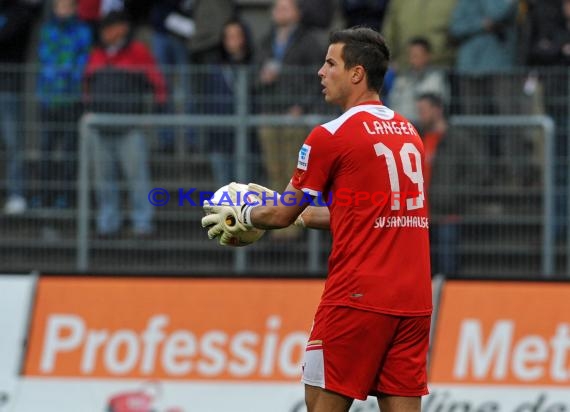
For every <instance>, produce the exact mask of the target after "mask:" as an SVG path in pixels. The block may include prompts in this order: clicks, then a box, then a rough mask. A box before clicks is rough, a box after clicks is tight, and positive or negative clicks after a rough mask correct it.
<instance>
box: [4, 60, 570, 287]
mask: <svg viewBox="0 0 570 412" xmlns="http://www.w3.org/2000/svg"><path fill="white" fill-rule="evenodd" d="M10 69H11V70H18V73H26V79H27V80H26V82H25V83H24V86H23V88H22V90H21V91H17V92H16V93H12V94H11V98H13V99H16V100H15V101H12V107H14V108H16V107H18V109H19V110H18V112H17V116H18V117H17V118H15V119H16V121H15V124H14V125H13V126H11V127H13V129H14V130H15V131H10V130H8V129H7V128H6V126H5V121H4V120H3V128H2V129H0V130H1V131H0V134H3V135H6V134H7V133H16V134H17V136H18V141H17V144H16V146H15V147H16V149H14V147H11V148H10V147H8V145H6V144H5V145H4V146H3V149H4V150H3V151H0V155H2V159H3V160H4V162H3V163H4V165H5V166H6V167H4V168H0V169H2V170H0V176H3V179H2V182H3V187H2V188H1V190H0V196H1V195H2V194H6V199H5V200H6V201H7V202H8V201H9V200H10V197H9V194H10V193H13V191H14V185H15V183H16V184H17V182H18V180H17V179H16V180H15V181H14V179H13V176H16V177H17V176H18V174H17V173H16V174H14V168H13V167H12V169H10V167H11V166H10V164H11V161H13V160H14V153H18V156H19V157H20V158H21V167H22V172H21V175H22V187H23V188H22V191H21V193H22V195H23V197H24V198H25V199H26V201H27V208H26V209H25V210H24V211H22V210H5V213H4V214H3V215H2V216H1V217H0V226H1V228H2V230H1V231H0V255H1V256H2V259H1V260H0V270H3V271H6V270H9V271H15V270H32V269H35V270H43V271H50V272H57V271H65V272H75V271H88V272H109V273H123V272H128V273H178V272H181V273H204V274H213V275H229V274H236V275H245V274H247V275H250V274H252V275H255V274H277V273H278V274H284V273H289V274H291V275H297V274H302V275H307V274H314V275H322V274H324V273H325V272H326V259H327V256H328V252H329V250H330V236H329V234H328V233H327V232H324V231H304V232H295V231H288V230H282V231H277V232H275V233H273V232H272V233H267V234H266V235H265V237H264V238H263V239H262V240H261V241H260V242H258V243H256V244H254V245H252V246H249V247H247V248H240V249H231V248H223V247H221V246H219V245H217V244H216V243H215V242H212V241H208V239H207V237H206V234H205V232H204V230H203V229H202V228H201V227H200V223H199V221H200V218H201V216H202V211H201V208H200V207H199V206H197V205H198V204H199V201H200V199H199V196H200V195H199V192H201V191H208V192H211V191H214V190H215V189H216V188H218V187H219V186H221V185H222V184H223V183H227V182H228V181H231V180H236V181H243V182H247V181H256V182H259V183H261V184H265V185H268V186H271V187H276V188H281V187H284V186H285V183H286V182H287V181H288V179H289V177H290V172H289V173H287V172H285V171H287V170H289V171H292V169H293V168H294V164H295V163H294V162H295V160H296V154H295V153H296V151H297V150H298V147H299V145H300V142H302V140H303V139H304V137H305V136H306V133H307V132H308V131H309V130H310V128H311V127H313V126H314V125H316V124H319V123H322V122H325V121H328V120H330V119H332V118H334V117H335V116H336V115H337V114H338V112H337V111H336V110H335V109H334V108H330V107H326V106H325V105H324V104H323V103H322V101H321V100H322V98H321V96H320V95H319V91H318V88H317V89H316V91H315V90H313V89H312V87H311V85H312V83H316V85H317V86H318V80H317V78H316V75H315V72H314V70H310V71H306V72H300V71H294V72H292V73H290V76H291V81H295V82H297V83H301V84H305V85H306V87H295V88H292V89H291V90H290V92H289V93H286V94H285V95H284V94H283V93H282V92H280V94H279V95H274V96H272V95H271V93H260V92H259V90H258V89H257V88H256V78H255V69H254V68H242V69H240V70H235V71H232V72H231V73H222V75H223V76H225V78H226V80H228V79H229V80H230V81H229V83H227V85H229V86H231V87H229V88H227V87H224V88H220V87H219V84H218V83H215V82H216V81H220V80H219V77H217V80H216V79H212V78H211V76H212V73H218V74H220V72H215V70H217V69H215V70H214V68H213V67H211V66H208V67H190V68H188V70H187V71H184V74H183V76H181V75H180V71H179V70H173V71H172V72H169V73H167V76H166V77H167V80H168V83H169V84H170V86H171V87H170V94H169V104H168V105H166V106H163V107H161V108H160V112H158V113H157V112H156V111H150V109H152V108H153V107H152V106H153V105H152V104H151V100H152V99H148V100H146V102H147V106H148V108H149V111H147V112H144V113H138V114H117V113H91V112H87V111H85V110H84V108H81V106H80V105H76V106H73V105H70V106H67V107H66V108H64V109H61V110H56V109H57V108H56V109H54V110H52V109H53V108H49V109H50V110H46V107H43V106H42V104H41V102H40V101H38V100H37V99H36V95H35V92H34V90H35V88H34V87H35V84H34V79H35V75H36V71H37V68H35V67H25V68H10ZM1 75H3V72H2V71H1V70H0V76H1ZM181 77H182V78H181ZM501 77H503V78H504V79H506V81H507V83H508V87H499V86H496V87H497V89H493V88H491V89H489V87H488V85H485V86H481V88H480V89H478V88H477V87H475V88H473V87H471V88H470V89H469V90H470V93H471V94H469V95H465V94H464V90H465V89H464V88H462V84H463V83H464V81H465V80H473V79H464V78H463V77H461V76H458V75H456V74H453V73H446V78H447V79H448V81H449V85H450V90H451V93H450V98H449V101H448V103H449V104H448V107H449V115H450V125H451V127H450V129H449V133H448V138H449V139H455V140H456V141H457V142H459V143H460V144H457V145H456V147H455V148H453V149H452V150H451V152H450V154H451V156H450V158H449V159H448V161H447V162H445V163H442V164H441V165H442V166H441V168H442V170H444V173H443V175H444V176H452V177H454V178H455V179H447V180H446V179H442V180H441V181H439V182H434V185H433V188H432V190H431V193H430V198H431V199H443V200H442V202H443V203H444V207H443V208H439V207H438V205H436V204H434V206H433V208H432V211H431V212H432V216H431V218H432V260H433V263H434V272H443V273H447V274H453V275H457V276H467V275H483V276H490V277H530V278H532V277H541V276H567V275H570V242H567V241H566V239H568V238H570V237H569V234H568V231H569V228H570V225H568V224H567V222H568V218H567V216H569V213H570V210H568V209H569V208H570V202H567V201H566V199H568V195H569V194H570V179H568V178H567V177H568V162H567V155H566V150H567V146H568V145H567V143H568V142H567V140H568V130H569V127H568V122H569V121H570V120H569V119H570V115H569V114H568V110H569V104H568V99H569V94H568V84H569V83H570V72H569V71H568V70H567V69H549V70H547V69H543V70H539V71H537V70H533V71H531V72H529V71H520V72H517V73H512V74H511V75H510V76H506V75H504V76H501ZM479 80H480V79H479ZM210 81H213V82H214V84H208V82H210ZM310 82H312V83H310ZM529 82H534V83H533V84H531V85H530V86H529V84H528V83H529ZM471 83H473V84H474V85H475V86H478V85H479V86H480V85H481V83H480V82H479V83H478V82H471ZM473 84H471V86H472V85H473ZM495 85H497V83H496V80H495ZM531 86H532V87H531ZM494 91H496V93H497V94H498V93H507V95H502V96H499V97H501V99H498V97H497V96H495V95H493V93H494ZM477 92H479V93H477ZM489 93H491V95H489ZM138 97H140V96H138ZM389 97H390V96H388V105H390V102H389ZM113 98H114V99H116V100H117V101H119V102H120V99H121V97H120V96H114V97H113ZM3 99H4V100H3V101H4V102H5V104H6V105H8V106H7V107H10V106H9V100H8V99H7V97H6V96H5V95H3ZM493 99H495V100H500V101H498V102H493ZM525 99H526V100H525ZM523 100H524V101H523ZM505 102H506V103H505ZM517 102H518V103H517ZM297 103H300V105H301V106H302V107H303V109H304V113H303V115H301V116H293V115H290V114H288V108H289V107H290V106H291V105H293V104H297ZM514 103H517V104H514ZM522 103H524V104H522ZM501 106H502V107H503V109H501V108H500V107H501ZM5 107H6V106H5ZM504 107H508V109H504ZM50 132H51V133H50ZM3 137H4V136H3ZM276 139H281V140H280V141H279V140H276ZM446 139H447V138H446ZM4 142H6V138H4ZM465 142H468V143H465ZM464 143H465V144H464ZM291 162H292V163H291ZM12 163H13V162H12ZM152 189H164V190H165V191H166V192H167V193H168V196H169V200H168V202H167V204H165V205H161V206H153V205H151V204H150V202H149V197H148V195H149V192H151V191H152ZM154 193H155V194H156V195H157V197H156V199H158V200H161V199H162V200H164V199H165V194H164V193H162V194H161V193H160V192H154ZM445 202H448V203H447V206H449V205H453V207H451V206H449V207H447V206H445V204H446V203H445ZM159 203H160V202H159ZM435 203H437V202H435ZM103 204H105V205H107V207H106V208H102V207H101V205H103ZM193 204H195V205H196V206H194V205H193ZM113 205H114V206H113ZM6 206H8V205H6ZM143 206H144V207H143ZM16 209H17V208H16ZM103 209H105V210H103Z"/></svg>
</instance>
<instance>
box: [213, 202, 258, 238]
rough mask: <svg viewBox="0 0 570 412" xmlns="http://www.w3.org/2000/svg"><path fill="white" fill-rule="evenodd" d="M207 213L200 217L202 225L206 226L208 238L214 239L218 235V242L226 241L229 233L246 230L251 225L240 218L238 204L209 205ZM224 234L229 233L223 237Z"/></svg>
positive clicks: (250, 227)
mask: <svg viewBox="0 0 570 412" xmlns="http://www.w3.org/2000/svg"><path fill="white" fill-rule="evenodd" d="M208 209H209V211H208V213H209V214H208V215H207V216H204V217H203V218H202V227H205V228H208V238H210V239H214V238H216V237H218V236H220V235H222V237H221V238H220V244H227V243H222V242H223V241H227V239H228V238H229V237H231V235H232V234H233V235H235V234H238V233H240V232H247V231H248V230H250V229H252V228H253V226H252V225H249V224H245V223H244V222H243V221H242V220H240V219H241V218H240V215H241V213H242V207H240V206H209V207H208ZM224 234H229V235H228V236H225V237H224Z"/></svg>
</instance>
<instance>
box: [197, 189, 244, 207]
mask: <svg viewBox="0 0 570 412" xmlns="http://www.w3.org/2000/svg"><path fill="white" fill-rule="evenodd" d="M227 186H228V188H227V190H226V193H227V198H228V200H230V201H231V204H232V206H237V205H238V199H237V196H238V192H239V191H240V187H239V185H238V183H236V182H231V183H229V184H228V185H227ZM242 195H243V194H242ZM215 206H216V205H215V204H211V203H210V202H204V204H203V205H202V209H204V213H205V214H210V213H212V208H214V207H215Z"/></svg>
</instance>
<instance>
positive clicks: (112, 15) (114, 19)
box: [99, 10, 131, 29]
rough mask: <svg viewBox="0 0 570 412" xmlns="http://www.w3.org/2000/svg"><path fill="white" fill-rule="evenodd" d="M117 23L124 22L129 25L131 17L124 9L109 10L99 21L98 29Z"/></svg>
mask: <svg viewBox="0 0 570 412" xmlns="http://www.w3.org/2000/svg"><path fill="white" fill-rule="evenodd" d="M117 23H126V24H129V25H130V24H131V18H130V16H129V15H128V14H127V13H125V12H124V11H118V10H114V11H111V12H109V13H108V14H106V15H105V16H104V17H103V18H102V19H101V21H100V22H99V29H104V28H106V27H109V26H112V25H114V24H117Z"/></svg>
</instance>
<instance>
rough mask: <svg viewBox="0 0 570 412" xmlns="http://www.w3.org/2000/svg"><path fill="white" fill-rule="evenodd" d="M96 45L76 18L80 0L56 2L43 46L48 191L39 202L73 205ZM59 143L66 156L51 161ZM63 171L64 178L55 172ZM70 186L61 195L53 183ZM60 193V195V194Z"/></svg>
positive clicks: (43, 164)
mask: <svg viewBox="0 0 570 412" xmlns="http://www.w3.org/2000/svg"><path fill="white" fill-rule="evenodd" d="M91 44H92V37H91V29H90V28H89V26H88V25H87V24H86V23H84V22H82V21H80V20H78V19H77V17H76V2H75V0H54V2H53V16H52V17H51V18H50V19H49V20H48V21H47V22H46V23H44V24H43V26H42V28H41V31H40V39H39V45H38V65H39V72H38V81H37V94H38V100H39V103H40V119H41V130H42V135H41V143H40V150H41V161H40V174H41V176H40V179H41V180H42V182H43V183H42V192H41V193H40V194H39V195H38V196H37V197H36V198H35V199H34V201H33V206H35V207H41V206H55V207H68V206H69V204H70V202H71V200H72V199H71V196H70V192H71V186H72V183H73V182H74V181H75V157H76V156H77V140H78V136H77V121H78V120H79V116H80V115H81V79H82V76H83V71H84V69H85V64H86V63H87V57H88V55H89V51H90V48H91ZM58 141H60V142H61V146H62V149H63V152H64V154H65V158H64V160H63V161H62V162H60V163H61V165H59V167H55V162H52V161H50V158H51V157H52V155H53V152H54V149H55V148H56V145H57V143H58ZM56 171H60V175H59V176H58V175H57V174H56V173H55V172H56ZM56 182H57V183H58V184H60V185H65V186H67V188H66V190H59V191H58V192H57V193H54V192H53V191H50V190H48V188H49V187H50V186H49V185H50V184H53V183H56ZM54 194H55V196H54Z"/></svg>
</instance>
